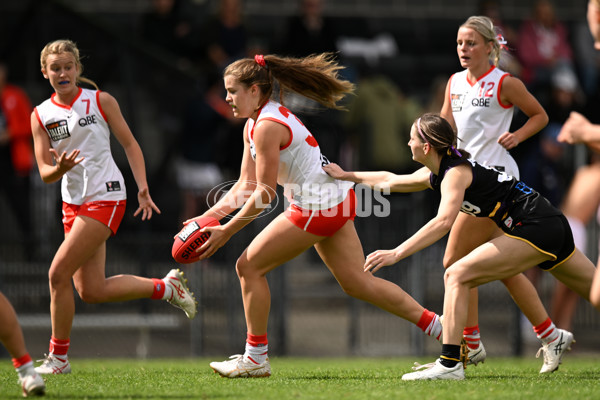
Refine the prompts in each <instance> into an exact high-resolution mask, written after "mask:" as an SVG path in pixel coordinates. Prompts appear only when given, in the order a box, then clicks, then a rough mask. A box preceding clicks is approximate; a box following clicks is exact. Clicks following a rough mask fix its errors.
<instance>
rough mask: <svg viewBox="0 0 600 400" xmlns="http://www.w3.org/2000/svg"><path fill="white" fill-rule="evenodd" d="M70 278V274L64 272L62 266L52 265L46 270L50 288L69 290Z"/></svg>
mask: <svg viewBox="0 0 600 400" xmlns="http://www.w3.org/2000/svg"><path fill="white" fill-rule="evenodd" d="M71 278H72V276H71V275H70V274H68V273H65V271H64V269H63V268H60V267H59V266H56V265H52V266H51V267H50V270H49V271H48V281H49V283H50V290H52V291H56V290H67V288H68V289H69V290H72V289H71Z"/></svg>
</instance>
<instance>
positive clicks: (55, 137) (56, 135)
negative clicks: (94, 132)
mask: <svg viewBox="0 0 600 400" xmlns="http://www.w3.org/2000/svg"><path fill="white" fill-rule="evenodd" d="M46 129H47V130H48V133H49V134H50V139H52V141H53V142H58V141H59V140H63V139H66V138H68V137H71V134H70V133H69V126H68V125H67V120H66V119H61V120H60V121H56V122H52V123H49V124H47V125H46Z"/></svg>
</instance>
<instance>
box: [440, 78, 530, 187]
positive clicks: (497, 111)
mask: <svg viewBox="0 0 600 400" xmlns="http://www.w3.org/2000/svg"><path fill="white" fill-rule="evenodd" d="M507 76H510V74H508V73H506V72H504V71H502V70H500V69H498V68H496V67H494V66H492V67H491V68H490V69H489V71H488V72H486V73H485V74H484V75H483V76H481V77H480V78H479V79H478V80H477V81H476V82H470V81H469V79H468V78H467V70H464V71H462V72H458V73H456V74H454V75H452V76H451V77H450V102H451V103H450V104H451V105H452V115H453V116H454V122H455V123H456V129H457V133H458V147H460V148H463V149H465V150H467V151H468V152H469V153H471V156H472V157H473V158H474V159H475V160H476V161H477V162H478V163H480V164H483V165H486V166H493V167H500V168H499V169H501V170H504V172H506V173H507V174H508V175H511V176H514V177H515V178H517V179H518V178H519V167H518V166H517V163H516V162H515V160H514V158H512V156H511V155H510V154H509V152H508V151H507V150H506V149H505V148H504V147H502V146H501V145H500V144H498V138H499V137H500V135H501V134H503V133H504V132H508V131H509V128H510V124H511V122H512V119H513V114H514V107H513V106H512V104H503V103H502V102H501V101H500V89H501V87H502V81H503V80H504V78H506V77H507Z"/></svg>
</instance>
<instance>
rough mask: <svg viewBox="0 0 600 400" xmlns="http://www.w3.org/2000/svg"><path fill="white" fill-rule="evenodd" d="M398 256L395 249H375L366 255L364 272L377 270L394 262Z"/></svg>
mask: <svg viewBox="0 0 600 400" xmlns="http://www.w3.org/2000/svg"><path fill="white" fill-rule="evenodd" d="M398 261H400V257H399V256H398V255H397V254H396V250H377V251H374V252H373V253H371V254H369V255H368V256H367V260H366V261H365V268H364V270H365V272H367V271H371V272H377V271H378V270H379V269H380V268H381V267H385V266H388V265H392V264H396V263H397V262H398Z"/></svg>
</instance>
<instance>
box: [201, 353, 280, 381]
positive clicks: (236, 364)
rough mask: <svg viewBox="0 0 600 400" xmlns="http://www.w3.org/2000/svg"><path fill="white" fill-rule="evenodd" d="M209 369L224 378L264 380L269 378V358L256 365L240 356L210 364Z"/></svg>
mask: <svg viewBox="0 0 600 400" xmlns="http://www.w3.org/2000/svg"><path fill="white" fill-rule="evenodd" d="M210 367H211V368H212V369H213V370H214V371H215V372H216V373H218V374H219V375H221V376H223V377H225V378H266V377H269V376H271V364H270V363H269V358H267V359H266V360H265V362H264V363H261V364H256V363H255V362H254V361H252V360H249V359H248V358H247V357H245V356H243V355H242V354H236V355H234V356H231V357H229V360H228V361H221V362H216V361H214V362H211V363H210Z"/></svg>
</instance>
